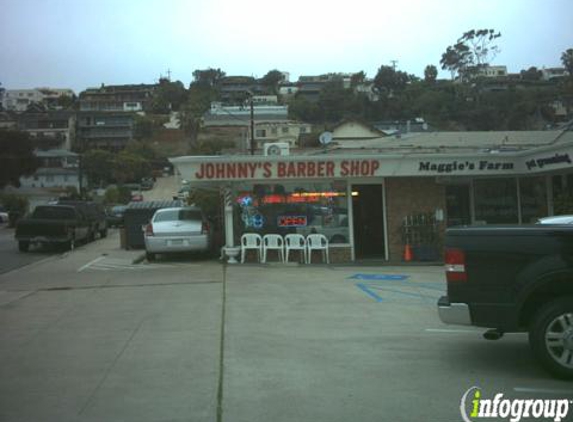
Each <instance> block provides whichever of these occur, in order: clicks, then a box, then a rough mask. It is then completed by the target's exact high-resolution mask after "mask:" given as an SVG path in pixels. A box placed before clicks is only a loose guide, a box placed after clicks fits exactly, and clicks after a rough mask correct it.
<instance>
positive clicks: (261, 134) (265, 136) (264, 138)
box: [255, 121, 312, 149]
mask: <svg viewBox="0 0 573 422" xmlns="http://www.w3.org/2000/svg"><path fill="white" fill-rule="evenodd" d="M311 130H312V125H310V124H309V123H302V122H295V121H285V122H257V123H256V125H255V143H256V145H257V148H259V149H262V148H263V146H264V144H266V143H268V142H288V144H289V145H290V146H291V147H295V146H298V143H299V139H300V137H301V136H302V135H304V134H308V133H310V132H311Z"/></svg>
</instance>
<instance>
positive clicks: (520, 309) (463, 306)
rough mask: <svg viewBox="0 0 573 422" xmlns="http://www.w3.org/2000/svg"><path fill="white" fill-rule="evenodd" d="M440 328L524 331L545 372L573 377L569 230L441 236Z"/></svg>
mask: <svg viewBox="0 0 573 422" xmlns="http://www.w3.org/2000/svg"><path fill="white" fill-rule="evenodd" d="M445 247H446V249H445V268H446V279H447V296H443V297H441V298H440V300H439V301H438V312H439V316H440V319H441V320H442V321H443V322H445V323H448V324H461V325H475V326H478V327H486V328H490V330H489V331H487V332H486V333H485V334H484V337H485V338H486V339H489V340H497V339H499V338H501V337H502V336H503V334H504V333H510V332H528V333H529V342H530V345H531V349H532V351H533V353H534V355H535V357H536V358H537V359H538V361H539V362H540V363H541V365H542V366H543V367H544V368H545V369H547V370H548V371H549V372H551V373H552V374H553V375H555V376H558V377H561V378H573V227H572V226H571V225H531V226H489V227H488V226H480V227H459V228H451V229H448V230H447V231H446V239H445Z"/></svg>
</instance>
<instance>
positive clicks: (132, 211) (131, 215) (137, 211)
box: [124, 201, 183, 249]
mask: <svg viewBox="0 0 573 422" xmlns="http://www.w3.org/2000/svg"><path fill="white" fill-rule="evenodd" d="M182 206H183V202H181V201H147V202H130V203H129V205H128V206H127V209H126V210H125V214H124V229H125V246H126V249H143V248H145V241H144V239H143V229H144V228H145V226H146V225H147V223H149V221H150V220H151V217H153V214H155V211H157V210H158V209H161V208H173V207H182Z"/></svg>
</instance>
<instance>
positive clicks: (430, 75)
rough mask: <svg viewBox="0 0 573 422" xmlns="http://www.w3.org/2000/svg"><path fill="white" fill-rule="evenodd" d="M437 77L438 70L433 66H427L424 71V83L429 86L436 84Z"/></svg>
mask: <svg viewBox="0 0 573 422" xmlns="http://www.w3.org/2000/svg"><path fill="white" fill-rule="evenodd" d="M437 77H438V69H437V68H436V66H434V65H433V64H429V65H428V66H426V68H425V69H424V81H425V82H426V83H429V84H433V83H435V82H436V79H437Z"/></svg>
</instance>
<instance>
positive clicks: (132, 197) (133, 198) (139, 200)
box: [131, 193, 143, 202]
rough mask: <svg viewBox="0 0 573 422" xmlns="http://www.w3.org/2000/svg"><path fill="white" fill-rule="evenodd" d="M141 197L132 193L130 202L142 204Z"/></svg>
mask: <svg viewBox="0 0 573 422" xmlns="http://www.w3.org/2000/svg"><path fill="white" fill-rule="evenodd" d="M142 201H143V195H142V194H140V193H134V194H132V195H131V202H142Z"/></svg>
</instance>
